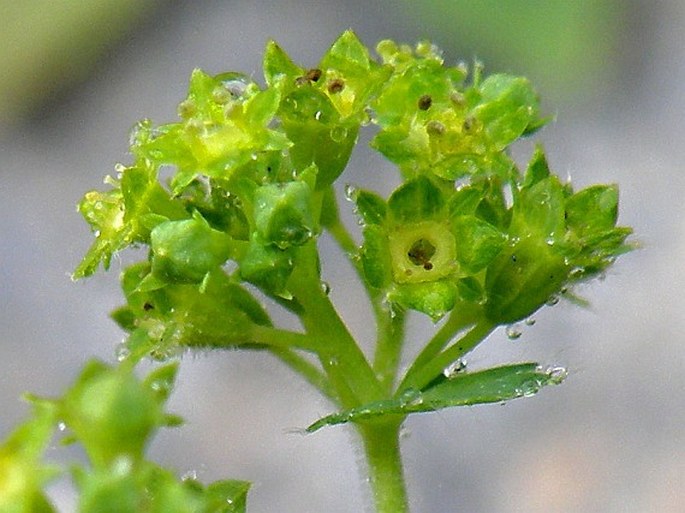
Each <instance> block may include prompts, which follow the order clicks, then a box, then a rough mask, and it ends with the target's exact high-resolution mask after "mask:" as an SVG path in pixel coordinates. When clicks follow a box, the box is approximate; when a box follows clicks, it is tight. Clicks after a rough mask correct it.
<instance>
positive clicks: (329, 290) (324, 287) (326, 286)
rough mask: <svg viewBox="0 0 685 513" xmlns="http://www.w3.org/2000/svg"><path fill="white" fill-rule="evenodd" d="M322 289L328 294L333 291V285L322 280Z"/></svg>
mask: <svg viewBox="0 0 685 513" xmlns="http://www.w3.org/2000/svg"><path fill="white" fill-rule="evenodd" d="M321 291H322V292H323V293H324V294H325V295H328V294H330V293H331V286H330V285H329V284H328V283H327V282H325V281H322V282H321Z"/></svg>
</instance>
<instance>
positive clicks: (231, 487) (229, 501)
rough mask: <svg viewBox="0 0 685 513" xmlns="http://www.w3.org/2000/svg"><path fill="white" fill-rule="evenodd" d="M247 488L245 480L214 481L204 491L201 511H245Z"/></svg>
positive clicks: (212, 512) (248, 488)
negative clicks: (203, 506)
mask: <svg viewBox="0 0 685 513" xmlns="http://www.w3.org/2000/svg"><path fill="white" fill-rule="evenodd" d="M249 490H250V483H249V482H247V481H238V480H233V479H232V480H223V481H215V482H213V483H211V484H210V485H209V486H207V488H206V489H205V491H204V495H205V501H206V506H205V509H204V510H203V513H245V509H246V507H247V493H248V491H249Z"/></svg>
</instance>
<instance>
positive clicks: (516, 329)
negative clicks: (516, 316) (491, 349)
mask: <svg viewBox="0 0 685 513" xmlns="http://www.w3.org/2000/svg"><path fill="white" fill-rule="evenodd" d="M504 332H505V333H506V335H507V338H508V339H509V340H517V339H519V338H521V335H522V334H523V331H521V326H520V325H518V324H510V325H509V326H507V327H506V328H505V329H504Z"/></svg>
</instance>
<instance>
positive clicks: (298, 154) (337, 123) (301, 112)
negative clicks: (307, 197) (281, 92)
mask: <svg viewBox="0 0 685 513" xmlns="http://www.w3.org/2000/svg"><path fill="white" fill-rule="evenodd" d="M279 114H280V116H281V123H282V126H283V130H284V131H285V133H286V135H287V137H288V139H289V140H291V141H293V145H292V147H291V148H290V157H291V158H292V162H293V165H294V166H295V167H296V168H300V169H304V168H306V167H309V166H310V165H311V164H316V166H317V167H318V169H319V175H318V177H317V185H316V187H317V189H323V188H325V187H328V186H330V185H331V184H332V183H333V182H334V181H335V180H336V179H337V178H338V176H340V174H341V173H342V172H343V170H344V169H345V166H346V165H347V162H348V161H349V158H350V155H351V154H352V149H353V148H354V145H355V143H356V142H357V135H358V133H359V126H360V120H359V119H356V118H351V117H349V118H345V119H343V118H341V116H340V114H339V112H338V110H337V109H336V107H335V106H334V105H333V104H332V103H331V100H330V99H329V97H328V96H327V95H326V94H325V93H324V92H322V91H320V90H318V89H315V88H314V87H312V86H310V85H303V86H302V87H300V88H298V89H295V90H294V91H292V92H291V93H290V94H288V95H287V96H286V97H285V98H284V99H283V101H282V103H281V108H280V111H279Z"/></svg>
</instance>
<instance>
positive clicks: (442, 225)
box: [355, 176, 504, 320]
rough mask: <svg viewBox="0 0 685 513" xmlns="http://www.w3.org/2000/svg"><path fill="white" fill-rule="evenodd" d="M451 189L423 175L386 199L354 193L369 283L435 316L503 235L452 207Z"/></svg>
mask: <svg viewBox="0 0 685 513" xmlns="http://www.w3.org/2000/svg"><path fill="white" fill-rule="evenodd" d="M454 194H455V191H454V189H451V190H450V189H448V188H447V187H445V183H442V182H438V183H435V182H434V181H433V180H432V179H431V178H428V177H427V176H420V177H417V178H415V179H412V180H409V181H407V182H405V183H404V184H403V185H401V186H400V187H399V188H398V189H397V190H395V191H394V192H393V193H392V194H391V196H390V198H389V199H388V201H387V204H385V203H384V202H383V200H382V199H380V198H379V197H378V196H376V195H374V194H373V193H370V192H368V191H358V192H357V194H356V195H355V200H356V204H357V211H358V213H359V215H360V216H361V218H362V220H363V221H364V222H365V223H366V226H365V228H364V244H363V246H362V249H361V255H362V264H363V267H364V270H365V273H366V278H367V280H368V281H369V283H370V284H371V285H373V286H374V287H377V288H381V289H384V290H385V291H386V295H387V299H388V300H389V301H391V302H393V303H396V304H398V305H399V306H402V307H405V308H410V309H414V310H418V311H421V312H423V313H426V314H428V315H429V316H430V317H432V318H433V319H434V320H438V319H440V318H441V317H442V316H443V315H444V314H445V313H447V312H449V311H450V310H451V309H452V308H454V306H455V304H456V302H457V300H458V299H459V298H460V295H461V292H460V288H463V284H462V282H463V280H465V279H467V278H468V277H470V276H473V275H476V274H478V273H480V272H481V270H482V269H483V268H484V267H485V266H487V265H488V263H489V262H490V261H491V260H492V259H493V258H494V257H495V256H496V255H497V253H498V252H499V250H500V249H501V248H502V246H503V244H504V235H503V234H502V233H501V232H499V230H498V229H497V228H496V227H494V226H492V225H490V224H489V223H488V222H487V221H485V220H483V219H481V218H478V217H476V216H475V215H473V214H471V215H465V214H463V213H462V212H460V211H458V210H451V209H450V203H451V199H452V197H453V196H454Z"/></svg>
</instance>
